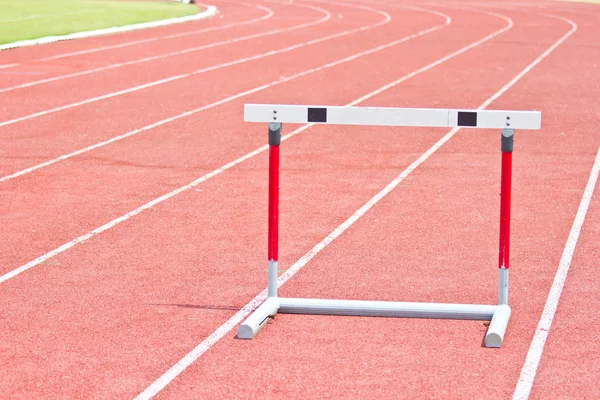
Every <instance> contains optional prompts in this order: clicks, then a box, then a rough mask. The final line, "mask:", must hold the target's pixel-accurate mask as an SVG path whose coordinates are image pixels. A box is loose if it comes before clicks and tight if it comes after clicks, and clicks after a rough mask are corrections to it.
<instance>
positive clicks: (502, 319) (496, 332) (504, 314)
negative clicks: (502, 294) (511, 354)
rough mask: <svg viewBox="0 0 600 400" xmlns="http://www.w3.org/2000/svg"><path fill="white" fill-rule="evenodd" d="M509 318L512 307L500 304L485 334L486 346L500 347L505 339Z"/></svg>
mask: <svg viewBox="0 0 600 400" xmlns="http://www.w3.org/2000/svg"><path fill="white" fill-rule="evenodd" d="M509 319H510V307H509V306H508V305H507V304H501V305H499V306H498V309H497V310H496V312H495V313H494V316H493V317H492V322H490V326H489V327H488V331H487V333H486V334H485V347H495V348H498V347H500V345H501V344H502V341H503V340H504V332H506V327H507V326H508V320H509Z"/></svg>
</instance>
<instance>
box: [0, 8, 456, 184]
mask: <svg viewBox="0 0 600 400" xmlns="http://www.w3.org/2000/svg"><path fill="white" fill-rule="evenodd" d="M365 9H366V10H369V11H376V12H378V13H380V14H382V15H384V16H385V19H384V20H383V21H381V22H380V23H378V24H375V25H368V26H363V27H361V28H358V29H354V30H351V31H346V32H341V33H338V34H335V35H331V36H328V37H325V38H321V39H316V40H312V41H310V42H306V44H313V43H317V42H319V41H323V40H327V39H331V38H332V37H339V36H344V35H346V34H350V33H355V31H357V30H359V31H365V30H368V29H371V28H374V27H375V26H379V25H383V24H386V23H388V22H389V21H390V19H391V17H390V16H389V14H387V13H384V12H380V11H377V10H374V9H370V8H368V7H366V8H365ZM446 25H448V22H447V23H446V24H444V25H438V26H435V27H433V28H430V29H426V30H424V31H422V32H419V33H418V34H416V35H410V36H407V37H404V38H402V39H399V40H395V41H393V42H390V43H387V44H385V45H382V46H378V47H376V48H373V49H370V50H367V51H363V52H360V53H356V54H354V55H352V56H349V57H346V58H344V59H341V60H338V61H334V62H331V63H328V64H324V65H322V66H320V67H316V68H311V69H309V70H306V71H303V72H300V73H297V74H295V75H291V76H289V77H286V78H281V79H278V80H276V81H273V82H270V83H267V84H265V85H262V86H259V87H256V88H254V89H250V90H247V91H244V92H241V93H238V94H236V95H233V96H229V97H226V98H224V99H221V100H218V101H216V102H214V103H211V104H208V105H205V106H202V107H199V108H196V109H194V110H190V111H186V112H184V113H181V114H178V115H176V116H174V117H170V118H166V119H163V120H160V121H158V122H155V123H152V124H150V125H146V126H144V127H142V128H139V129H135V130H133V131H130V132H127V133H124V134H122V135H119V136H115V137H113V138H110V139H108V140H105V141H102V142H99V143H96V144H93V145H90V146H87V147H84V148H82V149H79V150H76V151H74V152H71V153H68V154H63V155H61V156H59V157H56V158H54V159H52V160H48V161H46V162H43V163H40V164H37V165H34V166H32V167H29V168H26V169H23V170H20V171H17V172H15V173H12V174H10V175H6V176H3V177H2V178H0V183H1V182H5V181H8V180H10V179H14V178H17V177H19V176H23V175H25V174H28V173H31V172H33V171H36V170H38V169H40V168H44V167H47V166H49V165H52V164H55V163H57V162H59V161H63V160H67V159H69V158H72V157H75V156H77V155H80V154H83V153H86V152H88V151H91V150H94V149H97V148H100V147H103V146H106V145H107V144H110V143H114V142H116V141H119V140H122V139H125V138H127V137H130V136H133V135H136V134H138V133H140V132H144V131H147V130H150V129H153V128H156V127H158V126H161V125H164V124H166V123H169V122H173V121H175V120H178V119H180V118H184V117H188V116H190V115H193V114H196V113H198V112H200V111H204V110H207V109H209V108H212V107H216V106H218V105H221V104H225V103H227V102H229V101H232V100H235V99H238V98H240V97H243V96H247V95H249V94H252V93H256V92H259V91H261V90H264V89H267V88H270V87H272V86H275V85H279V84H282V83H284V82H288V81H290V80H292V79H296V78H299V77H301V76H304V75H308V74H311V73H313V72H318V71H321V70H323V69H326V68H331V67H333V66H336V65H339V64H342V63H345V62H348V61H352V60H354V59H356V58H358V57H362V56H365V55H368V54H371V53H374V52H377V51H380V50H383V49H385V48H388V47H391V46H395V45H397V44H400V43H402V42H405V41H408V40H410V39H413V38H415V37H417V36H421V35H425V34H427V33H430V32H433V31H435V30H437V29H441V28H442V27H444V26H446ZM306 44H299V45H294V46H291V47H289V48H286V49H287V51H289V50H291V49H295V48H298V47H302V46H304V45H306ZM284 50H285V49H284ZM279 51H281V50H274V51H271V52H269V53H272V54H276V52H279ZM260 57H262V55H259V56H253V58H260ZM236 62H238V61H236ZM210 68H212V69H216V68H217V67H210ZM205 70H206V69H205ZM202 71H204V70H202ZM168 79H169V80H172V79H173V78H168ZM0 126H2V123H0Z"/></svg>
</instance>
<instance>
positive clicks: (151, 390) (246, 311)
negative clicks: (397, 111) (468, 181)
mask: <svg viewBox="0 0 600 400" xmlns="http://www.w3.org/2000/svg"><path fill="white" fill-rule="evenodd" d="M486 14H490V13H486ZM493 15H495V16H500V17H501V18H504V19H505V20H507V21H508V22H509V23H508V25H507V26H506V27H505V28H503V29H501V30H499V31H497V32H496V33H494V34H492V35H489V36H487V40H489V39H491V38H492V37H494V36H497V35H499V34H501V33H503V32H505V31H506V30H508V29H510V28H511V27H512V26H513V22H512V20H510V19H509V18H506V17H504V16H501V15H498V14H493ZM485 41H486V40H483V39H482V40H479V41H477V42H474V43H472V44H471V45H469V46H466V47H464V48H463V49H464V51H467V50H469V49H471V48H473V47H475V46H476V45H475V43H478V44H481V43H484V42H485ZM461 50H462V49H461ZM464 51H460V52H455V53H453V54H454V55H455V56H456V55H458V54H461V53H463V52H464ZM444 58H446V57H444ZM446 59H447V58H446ZM440 60H441V59H440ZM440 60H438V61H440ZM438 61H436V62H433V63H431V64H429V65H428V66H426V67H423V68H421V69H420V71H421V72H424V71H426V70H428V69H431V68H434V67H435V66H437V65H439V64H440V63H439V62H438ZM415 72H416V71H415ZM414 75H415V74H414V73H413V74H409V75H406V76H404V77H402V78H400V79H398V80H396V81H394V82H395V84H396V85H397V84H399V83H401V82H403V81H405V80H406V79H409V77H411V76H414ZM393 86H394V85H392V84H388V85H385V86H382V87H381V88H379V89H377V90H375V91H373V92H371V93H369V94H367V95H365V96H362V97H360V98H358V99H356V100H354V101H352V102H351V103H348V104H347V106H353V105H356V104H359V103H361V102H363V101H365V100H367V99H369V98H371V97H374V96H376V95H378V94H380V93H381V92H383V91H385V90H387V89H390V88H391V87H393ZM507 89H508V85H507V86H505V87H503V88H502V89H501V91H505V90H507ZM484 104H485V103H484ZM481 107H483V105H482V106H481ZM311 126H313V125H312V124H307V125H303V126H302V127H300V128H298V129H296V130H295V131H293V132H291V133H290V134H288V135H286V137H285V138H283V139H284V140H285V139H288V138H290V137H292V136H293V135H296V134H298V133H300V132H301V131H304V130H306V129H308V128H310V127H311ZM457 131H458V129H453V130H451V131H450V132H448V133H447V134H446V135H445V136H444V137H443V138H442V139H440V140H439V141H438V142H437V143H436V144H435V145H433V146H432V147H431V148H430V149H429V150H428V151H426V152H425V153H424V154H423V155H421V156H420V157H419V158H418V159H417V160H416V161H414V162H413V163H412V164H411V165H410V166H409V167H408V168H407V169H405V170H404V171H403V172H402V173H401V174H400V175H399V176H398V177H397V178H396V179H394V180H393V181H392V182H391V183H390V184H388V185H387V186H386V187H385V188H384V189H383V190H382V191H381V192H379V193H378V194H376V195H375V196H374V197H373V198H371V199H370V200H369V201H368V202H367V203H365V204H364V205H363V206H362V207H361V208H360V209H358V210H357V211H356V212H355V213H354V214H353V215H352V216H350V218H348V219H347V220H346V221H344V222H343V223H342V224H341V225H340V226H338V227H337V228H336V229H335V230H334V231H333V232H331V233H330V234H329V235H328V236H327V237H325V239H323V240H322V241H321V242H320V243H318V244H317V245H316V246H315V247H313V248H312V249H311V250H310V251H309V252H308V253H306V254H305V255H303V256H302V257H301V258H300V259H299V260H298V261H296V262H295V263H294V264H293V265H292V266H291V267H290V268H289V269H288V270H287V271H286V272H285V273H284V274H282V275H281V276H280V277H279V279H278V281H277V286H278V287H281V286H282V285H284V284H285V283H286V282H287V281H288V280H289V279H290V278H291V277H292V276H294V275H295V274H296V273H297V272H298V271H299V270H300V269H301V268H302V267H304V266H305V265H306V264H307V263H308V262H309V261H310V260H311V259H312V258H313V257H315V256H316V255H317V254H318V253H319V252H320V251H321V250H323V249H324V248H325V247H327V246H328V245H329V244H330V243H331V242H332V241H333V240H335V239H336V238H337V237H338V236H340V235H341V234H342V233H343V232H344V231H345V230H346V229H348V228H349V227H350V226H351V225H352V224H354V222H356V221H357V220H358V219H359V218H360V217H361V216H363V215H364V214H365V213H366V212H367V211H368V210H369V209H371V208H372V207H373V206H374V205H375V204H376V203H377V202H379V200H381V199H382V198H383V197H384V196H385V195H387V194H388V193H389V192H391V191H392V190H393V189H394V188H395V187H396V186H398V184H400V182H402V181H403V180H404V179H405V178H406V177H407V176H408V175H409V174H410V173H411V172H412V171H413V170H414V169H415V168H417V167H418V166H419V165H420V164H421V163H423V162H424V161H425V160H426V159H427V158H428V157H429V156H430V155H431V154H433V153H434V152H435V151H436V150H437V149H438V148H440V147H441V146H442V145H443V144H444V143H445V142H447V141H448V140H449V139H450V138H451V137H452V136H453V135H454V134H455V133H456V132H457ZM265 148H268V146H265ZM266 298H267V289H264V290H263V291H262V292H260V293H259V294H258V295H257V296H256V297H255V298H254V299H252V300H251V301H250V302H249V303H248V304H246V305H245V306H244V307H243V308H242V309H241V310H240V311H238V312H237V313H235V314H234V315H233V316H232V317H231V318H230V319H229V320H227V321H226V322H225V323H224V324H223V325H221V326H220V327H219V328H217V330H215V331H214V332H213V333H212V334H211V335H210V336H208V337H207V338H206V339H205V340H204V341H202V343H200V344H199V345H198V346H196V347H195V348H194V349H193V350H192V351H190V352H189V353H188V354H186V355H185V356H184V357H183V358H182V359H181V360H179V361H178V362H177V363H176V364H175V365H173V366H172V367H171V368H170V369H169V370H168V371H166V372H165V373H164V374H163V375H162V376H160V377H159V378H158V379H157V380H156V381H154V382H153V383H152V384H151V385H150V386H148V387H147V388H146V389H145V390H144V391H143V392H142V393H140V394H139V395H138V396H137V397H136V400H146V399H151V398H153V397H154V396H156V395H157V394H158V393H159V392H160V391H161V390H162V389H164V388H165V387H166V386H167V385H168V384H169V383H170V382H172V381H173V379H175V378H176V377H177V376H178V375H179V374H181V372H183V371H184V370H185V369H186V368H187V367H189V366H190V365H191V364H192V363H194V362H195V361H196V360H197V359H198V358H199V357H200V356H202V354H204V353H205V352H206V351H208V350H209V349H210V348H211V347H212V346H214V345H215V344H216V343H217V342H218V341H219V340H220V339H221V338H222V337H223V336H225V335H226V334H228V333H229V332H230V331H231V330H232V329H233V328H234V327H235V326H236V325H237V324H239V323H240V322H241V321H242V320H243V319H244V318H246V317H247V316H248V315H250V313H251V312H252V311H253V310H255V309H256V308H257V307H258V306H259V305H260V304H261V303H262V302H263V301H264V300H265V299H266Z"/></svg>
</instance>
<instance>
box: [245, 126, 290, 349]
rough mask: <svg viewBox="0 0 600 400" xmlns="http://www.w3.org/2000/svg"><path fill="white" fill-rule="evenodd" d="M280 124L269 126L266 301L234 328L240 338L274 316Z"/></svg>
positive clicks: (248, 336) (249, 335) (276, 307)
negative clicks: (236, 328) (236, 329)
mask: <svg viewBox="0 0 600 400" xmlns="http://www.w3.org/2000/svg"><path fill="white" fill-rule="evenodd" d="M280 144H281V123H279V122H270V123H269V231H268V282H269V283H268V289H267V290H268V298H267V300H266V301H265V302H264V303H263V304H262V305H261V306H260V307H258V308H257V309H256V311H254V312H253V313H252V314H251V315H250V316H249V317H248V318H247V319H246V321H244V323H243V324H242V325H240V327H239V328H238V333H237V336H238V338H240V339H252V338H253V337H254V336H256V334H258V332H260V330H261V329H262V328H263V327H264V326H265V325H266V324H267V322H268V320H269V317H271V316H273V315H275V314H277V311H278V310H279V299H278V298H277V272H278V269H279V265H278V260H279V147H280Z"/></svg>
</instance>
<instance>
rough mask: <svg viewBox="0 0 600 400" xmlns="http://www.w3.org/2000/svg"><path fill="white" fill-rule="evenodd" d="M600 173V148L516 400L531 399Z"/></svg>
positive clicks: (516, 391)
mask: <svg viewBox="0 0 600 400" xmlns="http://www.w3.org/2000/svg"><path fill="white" fill-rule="evenodd" d="M599 171H600V148H598V153H597V154H596V160H595V161H594V165H593V166H592V171H591V172H590V178H589V179H588V182H587V185H586V187H585V191H584V192H583V197H582V198H581V203H580V204H579V208H578V209H577V214H576V215H575V220H574V221H573V225H572V226H571V231H570V232H569V238H568V239H567V243H566V244H565V249H564V251H563V254H562V257H561V259H560V262H559V264H558V269H557V271H556V275H555V276H554V281H553V282H552V287H551V288H550V292H549V293H548V298H547V300H546V304H545V305H544V310H543V311H542V315H541V317H540V321H539V323H538V326H537V328H536V330H535V334H534V335H533V339H532V341H531V345H530V346H529V351H528V352H527V357H526V358H525V364H524V365H523V368H522V369H521V375H520V376H519V380H518V382H517V386H516V388H515V391H514V393H513V400H525V399H527V398H529V394H530V393H531V389H532V387H533V381H534V380H535V375H536V373H537V369H538V366H539V364H540V361H541V359H542V353H543V351H544V346H545V344H546V339H547V338H548V334H549V333H550V327H551V326H552V321H553V320H554V315H555V313H556V310H557V308H558V302H559V300H560V296H561V294H562V290H563V287H564V286H565V281H566V279H567V274H568V273H569V268H570V267H571V260H572V259H573V253H574V252H575V248H576V246H577V241H578V239H579V234H580V233H581V228H582V226H583V222H584V220H585V216H586V214H587V211H588V208H589V206H590V202H591V200H592V195H593V194H594V188H595V187H596V182H597V181H598V172H599Z"/></svg>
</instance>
